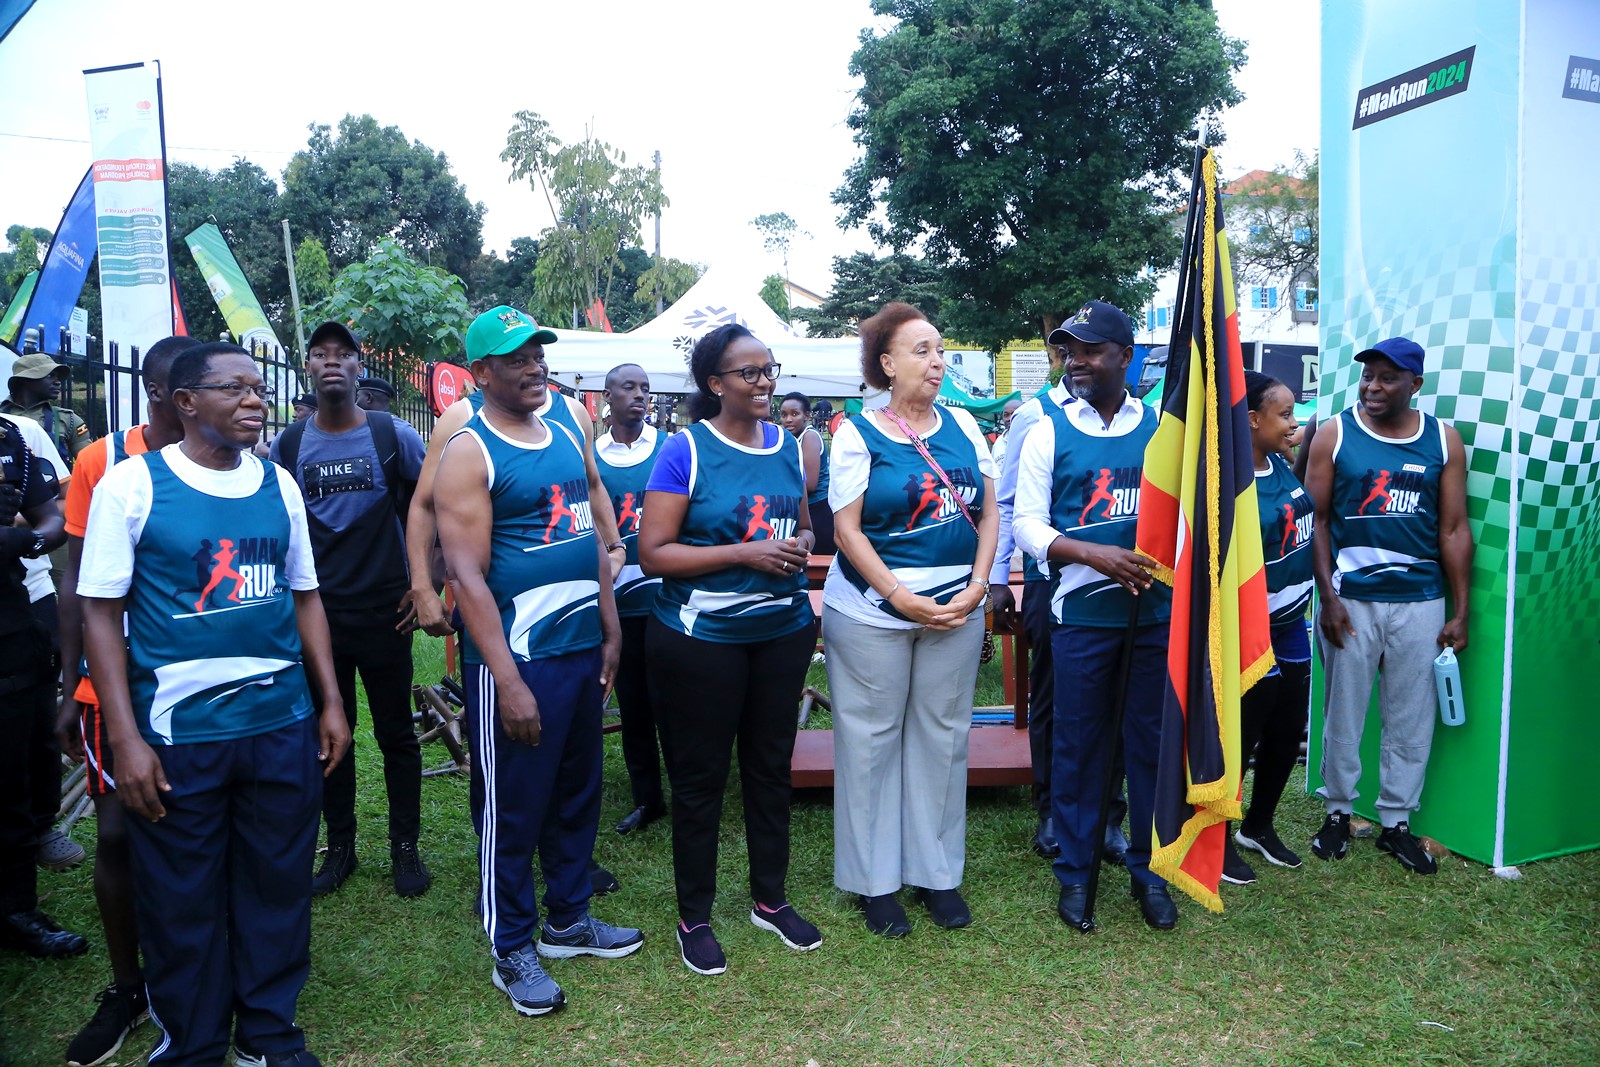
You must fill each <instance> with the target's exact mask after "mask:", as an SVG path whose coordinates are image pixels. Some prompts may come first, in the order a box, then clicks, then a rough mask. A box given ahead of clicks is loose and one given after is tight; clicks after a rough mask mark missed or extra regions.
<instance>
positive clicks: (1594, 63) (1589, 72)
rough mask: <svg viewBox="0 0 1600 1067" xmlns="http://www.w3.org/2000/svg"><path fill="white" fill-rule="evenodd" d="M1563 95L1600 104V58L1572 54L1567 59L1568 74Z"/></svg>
mask: <svg viewBox="0 0 1600 1067" xmlns="http://www.w3.org/2000/svg"><path fill="white" fill-rule="evenodd" d="M1561 95H1562V96H1564V97H1566V98H1567V99H1568V100H1587V101H1589V103H1591V104H1600V59H1589V58H1587V57H1586V56H1572V57H1570V58H1569V59H1568V60H1567V76H1566V78H1565V79H1564V80H1563V81H1562V83H1561Z"/></svg>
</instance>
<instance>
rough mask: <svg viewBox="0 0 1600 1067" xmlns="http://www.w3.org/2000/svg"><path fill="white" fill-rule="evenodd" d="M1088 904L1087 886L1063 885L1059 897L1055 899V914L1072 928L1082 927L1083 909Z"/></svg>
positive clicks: (1078, 928) (1079, 928) (1080, 928)
mask: <svg viewBox="0 0 1600 1067" xmlns="http://www.w3.org/2000/svg"><path fill="white" fill-rule="evenodd" d="M1088 904H1089V887H1088V886H1086V885H1064V886H1062V887H1061V897H1060V899H1058V900H1057V901H1056V914H1057V915H1059V916H1061V921H1062V922H1064V923H1066V924H1067V925H1068V926H1070V927H1072V928H1073V929H1074V930H1082V929H1083V911H1084V908H1085V907H1087V906H1088Z"/></svg>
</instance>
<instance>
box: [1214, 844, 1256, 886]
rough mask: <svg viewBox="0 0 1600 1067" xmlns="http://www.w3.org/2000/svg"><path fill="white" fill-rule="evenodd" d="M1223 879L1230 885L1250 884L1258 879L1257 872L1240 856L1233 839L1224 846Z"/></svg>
mask: <svg viewBox="0 0 1600 1067" xmlns="http://www.w3.org/2000/svg"><path fill="white" fill-rule="evenodd" d="M1222 880H1223V881H1224V882H1227V883H1228V884H1229V885H1249V884H1251V883H1252V882H1254V881H1255V880H1256V872H1255V871H1253V870H1252V869H1251V868H1250V865H1249V864H1248V863H1246V862H1245V861H1244V860H1243V859H1241V858H1240V856H1239V850H1238V849H1236V848H1234V847H1233V842H1232V841H1228V842H1227V843H1226V844H1224V845H1223V848H1222Z"/></svg>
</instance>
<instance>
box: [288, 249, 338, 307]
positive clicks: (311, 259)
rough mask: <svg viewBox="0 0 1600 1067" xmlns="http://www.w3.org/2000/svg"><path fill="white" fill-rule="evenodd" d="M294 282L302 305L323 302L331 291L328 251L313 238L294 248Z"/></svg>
mask: <svg viewBox="0 0 1600 1067" xmlns="http://www.w3.org/2000/svg"><path fill="white" fill-rule="evenodd" d="M294 280H295V284H297V285H299V286H300V302H301V304H302V305H308V304H315V303H316V302H317V301H319V300H325V299H327V296H328V294H329V293H330V292H332V291H333V265H332V264H331V263H329V262H328V250H327V249H326V248H324V247H323V246H322V242H321V241H319V240H317V239H316V238H315V237H307V238H306V239H305V240H304V241H301V242H300V243H299V244H297V245H296V246H295V250H294Z"/></svg>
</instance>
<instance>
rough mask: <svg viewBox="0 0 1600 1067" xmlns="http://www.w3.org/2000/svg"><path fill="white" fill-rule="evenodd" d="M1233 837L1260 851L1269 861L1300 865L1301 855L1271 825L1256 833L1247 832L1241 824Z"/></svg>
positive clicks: (1286, 865)
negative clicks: (1292, 849) (1291, 848)
mask: <svg viewBox="0 0 1600 1067" xmlns="http://www.w3.org/2000/svg"><path fill="white" fill-rule="evenodd" d="M1233 839H1234V840H1235V841H1237V842H1239V844H1240V845H1242V846H1243V847H1245V848H1248V849H1250V850H1251V851H1252V852H1259V853H1261V854H1262V855H1263V856H1265V857H1267V862H1268V863H1273V864H1277V865H1278V866H1279V867H1289V868H1295V867H1298V866H1300V857H1299V856H1298V855H1297V854H1296V853H1295V852H1293V851H1291V850H1290V848H1289V846H1288V845H1286V844H1284V843H1283V841H1282V840H1281V839H1280V838H1279V837H1278V833H1277V831H1276V830H1274V829H1273V828H1272V827H1270V826H1269V827H1267V828H1266V829H1265V830H1260V831H1257V832H1254V833H1246V832H1245V829H1244V827H1243V826H1240V827H1239V830H1238V832H1236V833H1235V834H1234V835H1233Z"/></svg>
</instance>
